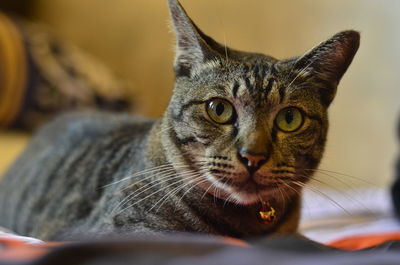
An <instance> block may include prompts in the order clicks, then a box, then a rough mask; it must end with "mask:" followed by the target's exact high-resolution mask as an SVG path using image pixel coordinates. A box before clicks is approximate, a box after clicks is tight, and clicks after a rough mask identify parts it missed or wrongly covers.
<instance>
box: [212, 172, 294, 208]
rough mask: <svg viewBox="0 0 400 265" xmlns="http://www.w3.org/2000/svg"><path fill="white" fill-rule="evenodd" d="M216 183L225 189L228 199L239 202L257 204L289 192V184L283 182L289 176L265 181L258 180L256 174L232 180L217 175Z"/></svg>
mask: <svg viewBox="0 0 400 265" xmlns="http://www.w3.org/2000/svg"><path fill="white" fill-rule="evenodd" d="M212 176H213V177H214V179H215V180H214V182H217V183H218V184H216V183H214V185H215V186H218V188H219V189H221V190H223V191H224V193H226V194H228V195H223V197H224V198H220V199H225V200H228V201H232V202H235V203H238V204H243V205H250V204H257V203H260V202H261V201H268V200H271V199H276V197H278V196H279V195H281V194H287V193H289V192H290V190H288V187H289V184H287V183H285V184H282V183H283V182H282V181H285V180H286V181H287V180H288V178H282V177H280V178H279V179H274V178H273V177H268V178H265V180H264V181H262V182H260V181H256V180H255V178H254V176H247V177H246V178H245V179H244V180H240V181H239V180H236V181H234V180H232V179H230V180H229V178H227V177H222V176H215V175H212ZM219 194H220V193H218V192H216V193H214V196H219ZM222 194H223V193H222Z"/></svg>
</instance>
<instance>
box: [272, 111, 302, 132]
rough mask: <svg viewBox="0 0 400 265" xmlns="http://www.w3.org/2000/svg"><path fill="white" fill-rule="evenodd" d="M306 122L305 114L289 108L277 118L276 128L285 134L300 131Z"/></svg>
mask: <svg viewBox="0 0 400 265" xmlns="http://www.w3.org/2000/svg"><path fill="white" fill-rule="evenodd" d="M303 122H304V117H303V113H302V112H301V111H300V110H299V109H298V108H295V107H288V108H285V109H283V110H281V111H279V113H278V115H276V118H275V124H276V126H277V127H278V128H279V129H280V130H281V131H284V132H294V131H296V130H298V129H299V128H300V127H301V126H302V125H303Z"/></svg>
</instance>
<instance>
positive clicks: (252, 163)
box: [238, 150, 268, 175]
mask: <svg viewBox="0 0 400 265" xmlns="http://www.w3.org/2000/svg"><path fill="white" fill-rule="evenodd" d="M238 158H239V161H240V162H242V164H243V165H245V166H246V168H247V170H248V171H249V173H250V175H252V174H253V173H254V172H256V171H257V170H258V169H259V168H260V167H261V166H262V165H263V164H265V162H267V160H268V154H255V153H252V152H250V151H248V150H242V151H240V152H239V153H238Z"/></svg>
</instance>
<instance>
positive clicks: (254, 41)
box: [0, 0, 400, 189]
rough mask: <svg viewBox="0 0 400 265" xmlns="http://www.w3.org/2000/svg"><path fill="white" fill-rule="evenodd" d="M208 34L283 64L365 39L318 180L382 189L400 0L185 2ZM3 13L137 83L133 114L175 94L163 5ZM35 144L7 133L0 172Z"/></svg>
mask: <svg viewBox="0 0 400 265" xmlns="http://www.w3.org/2000/svg"><path fill="white" fill-rule="evenodd" d="M181 3H182V5H183V6H184V7H185V9H186V10H187V12H188V13H189V15H190V16H191V17H192V19H193V20H194V21H195V22H196V23H197V25H198V26H199V27H200V28H201V29H202V30H203V31H204V32H205V33H207V34H208V35H210V36H212V37H213V38H214V39H216V40H217V41H219V42H222V43H223V42H226V43H227V44H228V46H231V47H233V48H237V49H241V50H246V51H256V52H262V53H266V54H270V55H272V56H274V57H277V58H286V57H291V56H295V55H300V54H303V53H304V52H305V51H307V50H308V49H310V48H311V47H313V46H314V45H316V44H318V43H319V42H321V41H323V40H325V39H326V38H328V37H330V36H331V35H333V34H335V33H336V32H338V31H341V30H345V29H355V30H358V31H360V32H361V36H362V37H361V46H360V50H359V52H358V54H357V55H356V57H355V59H354V61H353V64H352V65H351V66H350V68H349V70H348V72H347V73H346V74H345V76H344V78H343V79H342V82H341V83H340V85H339V89H338V94H337V97H336V99H335V101H334V103H333V105H332V106H331V108H330V122H331V125H330V131H329V137H328V143H327V149H326V153H325V157H324V160H323V162H322V164H321V168H323V169H326V170H332V171H337V172H341V173H345V174H348V175H351V176H354V177H357V179H356V178H354V177H348V176H341V175H338V174H335V175H334V177H332V176H324V175H320V176H319V178H320V179H322V180H323V181H326V182H329V183H330V184H331V185H334V186H335V187H337V188H339V189H343V188H346V187H347V186H348V185H349V186H352V187H356V186H370V185H377V186H385V185H389V183H391V180H392V175H393V174H394V161H395V157H396V155H397V150H399V148H398V145H397V143H396V133H395V128H396V126H397V121H398V118H399V114H400V113H399V110H400V100H399V99H400V85H399V84H400V72H399V70H400V49H399V47H400V29H399V26H398V25H400V16H399V11H400V1H397V0H385V1H376V0H352V1H347V0H336V1H328V0H324V1H321V0H299V1H290V0H279V1H278V0H268V1H266V0H247V1H243V0H218V1H215V0H202V1H194V0H181ZM0 7H1V8H3V9H7V10H9V11H13V12H15V13H17V14H20V15H22V16H25V17H26V18H28V19H29V20H32V21H35V22H39V23H42V24H44V25H45V26H46V27H47V30H49V31H50V32H51V33H52V34H54V35H56V36H58V37H60V38H62V39H63V40H65V41H67V42H68V43H72V44H74V45H76V46H77V47H79V48H80V49H82V50H84V51H85V52H87V53H88V54H90V55H91V56H93V57H95V58H97V59H99V60H100V61H102V62H104V63H105V65H107V66H108V67H109V68H110V69H111V70H112V72H113V73H114V74H115V75H116V76H118V77H119V78H121V79H124V80H127V81H128V82H129V83H130V84H131V90H130V91H129V96H130V97H133V98H134V101H135V108H134V111H135V112H136V113H138V114H142V115H146V116H151V117H159V116H160V115H161V114H162V112H163V110H164V109H165V107H166V105H167V103H168V100H169V97H170V95H171V91H172V88H173V80H174V76H173V71H172V61H173V50H174V49H173V43H174V37H173V34H172V33H171V32H170V31H171V30H170V27H169V26H168V24H169V22H168V19H169V18H168V10H167V4H166V1H164V0H152V1H149V0H114V1H112V2H111V1H106V0H85V1H81V0H36V1H29V0H26V1H21V0H2V1H1V3H0ZM28 139H29V135H26V134H23V133H22V134H21V133H16V132H9V131H7V132H5V131H3V132H2V133H1V134H0V172H4V170H5V168H6V167H7V166H8V164H9V163H10V162H11V161H12V160H13V159H14V157H15V156H16V155H17V154H18V153H19V152H20V151H21V149H22V148H23V147H24V146H25V144H26V142H27V140H28Z"/></svg>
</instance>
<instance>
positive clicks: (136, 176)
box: [0, 0, 359, 239]
mask: <svg viewBox="0 0 400 265" xmlns="http://www.w3.org/2000/svg"><path fill="white" fill-rule="evenodd" d="M169 3H170V8H171V14H172V18H173V22H174V26H175V30H176V33H177V56H176V61H175V72H176V84H175V89H174V93H173V96H172V99H171V101H170V105H169V107H168V109H167V111H166V112H165V114H164V116H163V117H162V118H161V119H160V120H157V121H151V120H146V119H143V118H138V117H132V116H129V115H119V116H115V115H110V114H99V113H97V114H96V113H83V114H72V115H67V116H65V117H63V118H60V119H58V120H56V121H55V122H53V123H51V124H49V125H47V126H46V127H45V128H43V129H42V130H41V131H40V132H39V133H38V135H37V136H36V137H35V138H34V140H33V141H32V143H31V144H30V146H29V147H28V149H27V150H26V151H25V153H24V154H23V155H22V156H21V157H20V159H18V161H17V162H16V163H15V164H14V166H13V167H12V168H11V169H10V170H9V172H8V173H7V175H6V177H5V179H4V181H3V182H1V185H0V207H1V208H0V225H2V226H5V227H8V228H10V229H13V230H15V231H16V232H18V233H21V234H25V235H31V236H36V237H40V238H44V239H49V238H57V237H58V238H60V237H66V236H68V235H72V234H79V233H109V232H117V231H132V232H144V233H155V232H165V231H181V232H200V233H207V234H218V235H228V236H234V237H255V236H261V235H265V234H271V233H274V234H285V233H294V232H296V229H297V223H298V219H299V207H300V197H301V189H302V187H303V185H304V184H305V183H306V182H307V181H308V180H309V178H310V177H311V176H312V175H313V172H314V170H315V168H316V167H317V166H318V164H319V161H320V159H321V157H322V153H323V149H324V145H325V140H326V133H327V128H328V122H327V108H328V106H329V105H330V103H331V101H332V99H333V97H334V95H335V92H336V86H337V85H338V83H339V80H340V78H341V77H342V75H343V74H344V72H345V71H346V69H347V67H348V66H349V64H350V63H351V60H352V58H353V56H354V54H355V52H356V51H357V48H358V44H359V35H358V33H356V32H354V31H346V32H342V33H339V34H337V35H335V36H334V37H332V38H331V39H329V40H328V41H326V42H324V43H322V44H320V45H319V46H317V47H316V48H314V49H313V50H312V51H310V52H309V53H307V54H306V55H304V56H302V57H295V58H291V59H287V60H281V61H279V60H277V59H274V58H272V57H269V56H265V55H262V54H255V53H245V52H239V51H235V50H232V49H229V48H225V47H223V46H222V45H220V44H218V43H216V42H215V41H214V40H212V39H211V38H209V37H208V36H206V35H205V34H204V33H202V32H201V31H200V30H199V29H198V28H197V27H196V26H195V25H194V24H193V23H192V22H191V20H190V19H189V18H188V17H187V15H186V13H185V12H184V11H183V9H182V8H181V6H180V5H179V4H178V3H177V2H176V1H175V0H170V1H169ZM271 206H272V207H273V209H274V210H275V212H276V218H275V219H274V220H272V221H268V222H266V221H265V219H261V218H260V215H259V214H260V213H259V212H260V211H261V210H263V211H266V210H270V212H271V210H272V208H270V207H271Z"/></svg>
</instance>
